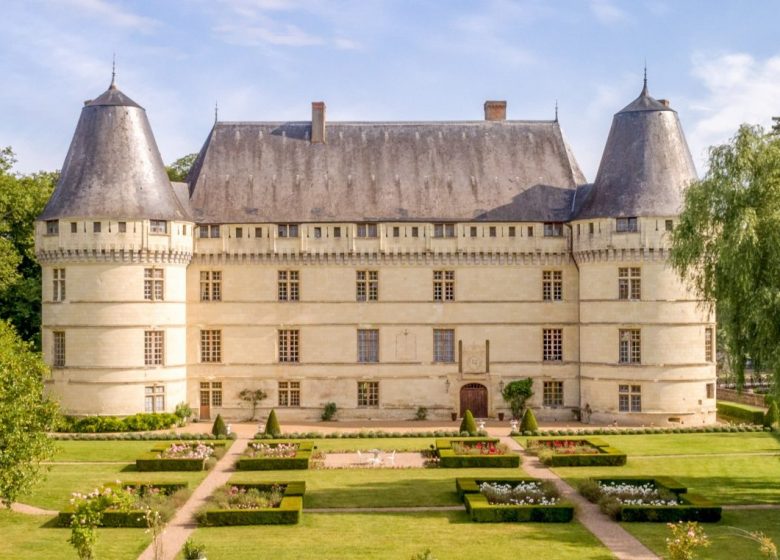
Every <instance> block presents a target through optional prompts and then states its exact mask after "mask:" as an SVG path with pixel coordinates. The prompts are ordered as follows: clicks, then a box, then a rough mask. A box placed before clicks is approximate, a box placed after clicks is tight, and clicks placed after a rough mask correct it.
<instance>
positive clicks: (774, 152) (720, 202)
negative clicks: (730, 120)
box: [671, 125, 780, 387]
mask: <svg viewBox="0 0 780 560" xmlns="http://www.w3.org/2000/svg"><path fill="white" fill-rule="evenodd" d="M672 239H673V240H672V250H671V264H672V266H673V267H674V268H675V269H676V270H677V272H678V273H679V274H680V276H681V277H682V278H683V279H684V280H685V281H687V282H688V283H689V284H690V286H691V287H692V288H693V289H694V290H695V292H696V294H697V295H698V297H700V298H701V299H703V300H705V301H706V302H708V305H709V306H710V308H712V307H714V306H717V314H718V325H719V329H720V331H721V332H720V336H719V337H718V338H719V340H720V341H722V343H723V345H724V346H725V348H724V350H725V351H726V353H727V355H728V359H729V362H730V366H731V369H732V371H733V372H734V373H735V374H736V377H737V380H738V382H739V383H742V382H743V381H744V370H745V362H746V360H747V359H748V358H751V359H752V360H753V362H754V364H755V365H756V366H757V367H758V368H762V369H766V370H768V371H771V372H772V373H773V376H774V379H775V386H776V387H777V386H778V383H777V381H778V380H780V136H778V135H777V134H773V133H765V132H764V130H763V129H762V128H761V127H758V126H756V127H751V126H747V125H744V126H742V127H741V128H740V129H739V131H738V132H737V134H736V135H735V136H734V138H732V139H731V141H730V142H729V143H728V144H724V145H722V146H715V147H713V148H711V149H710V153H709V170H708V171H707V174H706V176H705V177H704V179H703V180H701V181H698V182H695V183H693V184H692V185H690V186H689V187H688V188H687V190H686V192H685V203H684V208H683V212H682V214H681V216H680V222H679V225H678V226H677V227H676V228H675V231H674V233H673V238H672Z"/></svg>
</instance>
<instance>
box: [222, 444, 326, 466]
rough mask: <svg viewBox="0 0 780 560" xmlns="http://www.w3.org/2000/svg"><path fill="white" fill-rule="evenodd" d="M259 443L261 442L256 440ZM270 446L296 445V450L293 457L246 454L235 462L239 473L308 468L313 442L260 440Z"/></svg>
mask: <svg viewBox="0 0 780 560" xmlns="http://www.w3.org/2000/svg"><path fill="white" fill-rule="evenodd" d="M258 441H261V440H258ZM262 441H263V443H267V444H270V445H274V444H280V443H296V444H297V445H298V449H297V451H296V453H295V457H248V456H247V452H244V455H242V456H241V458H240V459H239V460H238V461H237V462H236V469H238V470H240V471H281V470H289V471H292V470H305V469H308V468H309V460H310V459H311V454H312V451H313V450H314V442H313V441H301V442H293V441H287V440H283V439H273V440H262Z"/></svg>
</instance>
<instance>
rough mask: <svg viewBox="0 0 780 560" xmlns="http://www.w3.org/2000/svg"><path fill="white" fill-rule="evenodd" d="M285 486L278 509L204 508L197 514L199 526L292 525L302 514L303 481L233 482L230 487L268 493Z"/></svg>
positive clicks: (304, 490) (304, 488)
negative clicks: (277, 487)
mask: <svg viewBox="0 0 780 560" xmlns="http://www.w3.org/2000/svg"><path fill="white" fill-rule="evenodd" d="M275 485H277V486H278V485H281V486H284V487H285V488H284V496H283V497H282V502H281V503H280V504H279V507H276V508H268V509H217V508H214V507H209V506H206V508H205V509H203V510H201V511H200V512H199V513H198V515H197V519H198V523H199V524H200V525H202V526H210V527H221V526H233V525H294V524H296V523H298V522H299V521H300V520H301V515H303V495H304V493H305V492H306V482H304V481H292V482H275V483H268V482H266V483H243V482H232V483H229V486H237V487H239V488H256V489H258V490H269V489H270V488H271V487H272V486H275Z"/></svg>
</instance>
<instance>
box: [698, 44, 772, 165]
mask: <svg viewBox="0 0 780 560" xmlns="http://www.w3.org/2000/svg"><path fill="white" fill-rule="evenodd" d="M692 73H693V75H694V76H695V77H697V78H698V79H699V80H701V83H702V85H703V86H704V88H705V90H706V93H705V95H704V96H703V97H701V98H695V99H691V100H690V101H689V102H688V105H689V109H690V111H691V112H692V113H693V114H694V115H696V116H695V117H694V122H695V124H694V126H693V128H692V129H691V132H690V134H689V136H688V138H689V142H690V145H691V152H692V154H693V156H694V158H695V159H697V160H698V161H697V163H699V162H701V161H703V159H704V157H705V156H706V150H707V148H708V147H709V146H712V145H715V144H722V143H724V142H726V141H728V139H729V138H730V137H731V136H733V135H734V133H735V132H736V130H737V128H738V127H739V125H741V124H743V123H749V124H762V125H764V126H769V125H771V117H772V116H773V115H777V114H778V112H779V111H780V108H778V99H780V54H778V55H775V56H773V57H770V58H767V59H765V60H758V59H756V58H754V57H753V56H751V55H749V54H745V53H728V54H720V55H717V56H711V55H709V56H708V55H706V54H703V53H698V54H696V55H694V57H693V60H692ZM699 169H700V170H703V169H704V167H703V166H702V165H699Z"/></svg>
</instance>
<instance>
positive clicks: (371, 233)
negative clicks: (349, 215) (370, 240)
mask: <svg viewBox="0 0 780 560" xmlns="http://www.w3.org/2000/svg"><path fill="white" fill-rule="evenodd" d="M377 232H378V229H377V226H376V224H358V225H357V236H358V237H377V236H378V235H377Z"/></svg>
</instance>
